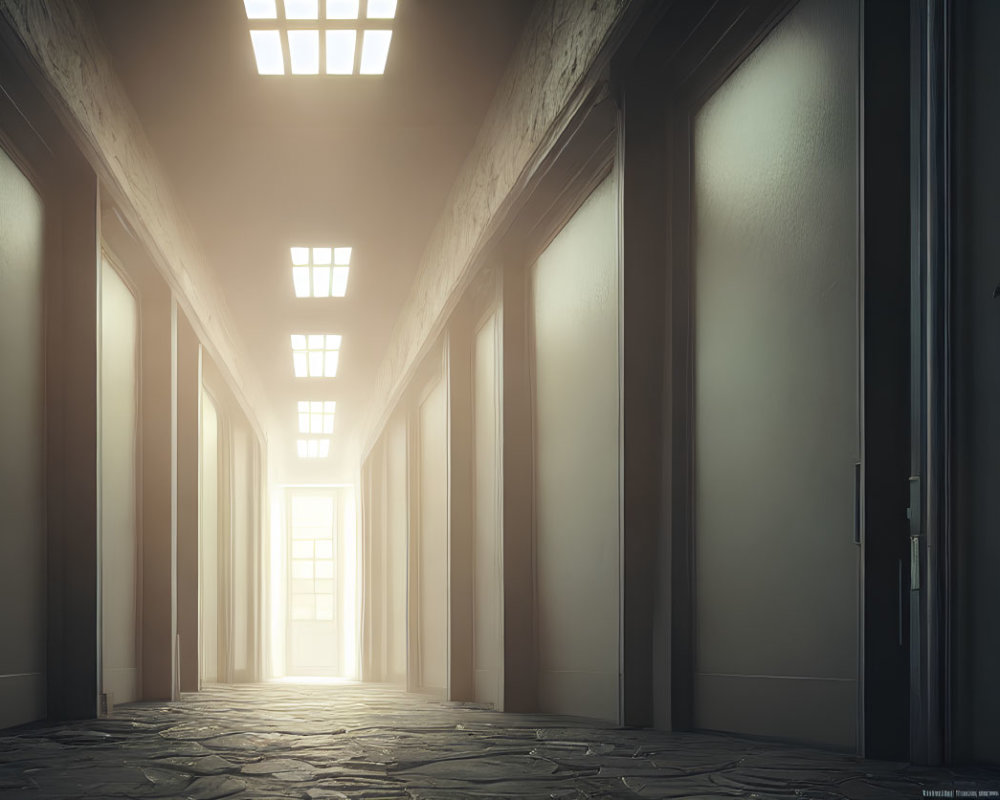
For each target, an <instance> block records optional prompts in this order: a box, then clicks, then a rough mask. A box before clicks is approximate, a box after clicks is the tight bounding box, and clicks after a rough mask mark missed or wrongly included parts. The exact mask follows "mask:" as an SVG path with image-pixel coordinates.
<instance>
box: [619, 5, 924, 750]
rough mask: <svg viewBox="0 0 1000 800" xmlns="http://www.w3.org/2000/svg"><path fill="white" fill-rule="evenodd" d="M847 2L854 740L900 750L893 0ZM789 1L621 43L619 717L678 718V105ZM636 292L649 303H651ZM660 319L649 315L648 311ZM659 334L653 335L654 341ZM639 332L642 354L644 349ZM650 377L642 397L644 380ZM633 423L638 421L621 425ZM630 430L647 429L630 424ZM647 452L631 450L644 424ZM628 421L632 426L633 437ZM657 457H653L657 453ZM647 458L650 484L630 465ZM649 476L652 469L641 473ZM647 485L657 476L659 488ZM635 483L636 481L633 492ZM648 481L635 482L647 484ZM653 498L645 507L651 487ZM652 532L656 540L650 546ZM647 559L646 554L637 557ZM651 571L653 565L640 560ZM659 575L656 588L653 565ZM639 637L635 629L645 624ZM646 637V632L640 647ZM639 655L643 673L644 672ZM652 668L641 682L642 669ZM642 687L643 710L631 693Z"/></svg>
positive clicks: (900, 139)
mask: <svg viewBox="0 0 1000 800" xmlns="http://www.w3.org/2000/svg"><path fill="white" fill-rule="evenodd" d="M860 2H861V20H862V32H861V33H862V47H861V53H862V56H861V58H862V64H861V80H862V86H861V87H860V88H861V93H860V94H861V101H862V107H861V109H860V114H859V120H860V126H861V127H860V131H859V136H860V142H859V143H860V146H861V147H860V152H861V170H862V174H861V176H860V197H859V205H860V208H861V217H862V218H861V220H860V225H861V227H860V237H859V242H860V248H861V252H860V254H859V255H860V257H861V258H860V263H861V273H860V274H861V276H862V278H861V279H862V281H863V287H862V291H861V292H860V296H861V298H862V299H861V302H862V304H863V308H862V313H861V320H862V323H861V324H862V336H861V341H862V353H861V369H862V386H863V400H862V403H863V405H862V420H863V421H862V425H863V431H864V434H863V445H862V447H863V450H862V452H863V456H862V459H863V465H864V466H863V471H862V485H863V489H864V491H863V497H864V498H865V499H864V501H863V504H862V506H861V509H860V513H861V515H862V517H861V530H862V544H861V546H862V552H863V558H862V567H861V569H862V574H861V586H862V600H864V599H865V598H867V599H868V601H869V602H868V603H867V604H866V605H863V609H864V612H863V614H864V616H863V619H864V624H863V625H862V626H859V627H860V630H859V637H860V642H859V643H860V644H861V647H860V648H859V652H860V657H861V664H860V665H859V679H860V680H861V685H862V700H861V703H862V706H863V709H862V711H863V713H862V715H861V718H862V719H863V723H864V724H863V726H861V728H860V730H859V750H860V751H861V752H862V753H864V754H865V755H868V756H877V757H884V758H900V759H902V758H906V756H907V751H908V742H907V736H908V731H909V718H908V716H909V715H908V703H909V678H908V669H909V666H908V663H907V652H908V651H907V648H908V641H907V638H908V626H907V622H908V620H907V617H908V614H909V608H908V606H907V603H905V602H904V598H903V595H904V594H905V591H906V587H905V581H904V580H903V579H904V578H905V577H906V572H907V568H906V565H907V561H906V559H907V558H908V548H907V531H906V520H905V514H904V509H905V508H906V503H907V477H908V475H909V467H908V459H909V438H910V429H909V417H908V411H907V410H908V407H909V396H910V395H909V391H910V389H909V342H910V333H909V300H910V298H909V296H908V293H907V291H906V288H907V286H908V284H909V273H910V264H909V252H910V194H909V188H910V183H909V176H910V172H909V170H910V163H909V130H910V108H909V97H910V94H909V80H910V75H909V35H910V19H909V15H910V11H909V0H888V1H880V2H865V0H860ZM793 5H794V2H789V0H744V1H743V2H734V3H717V4H705V5H704V6H702V5H700V4H689V3H673V4H663V5H659V6H657V7H656V8H655V9H651V10H650V11H649V12H648V14H647V19H646V20H644V21H640V23H639V24H638V25H637V26H636V30H637V33H636V36H635V39H638V38H639V37H641V41H635V40H633V41H632V42H630V43H626V46H625V47H623V48H622V50H621V51H620V52H619V55H618V58H617V62H616V64H615V74H616V82H617V84H618V86H619V95H620V98H621V105H622V117H623V131H622V142H621V152H622V154H623V164H624V183H623V216H624V230H623V246H624V304H625V317H624V348H623V357H624V362H625V366H624V371H625V377H624V384H625V403H626V409H625V410H626V430H625V467H624V468H625V474H626V480H625V488H624V491H625V492H626V496H628V495H629V493H630V491H632V492H635V493H636V497H637V498H638V503H628V504H626V514H627V515H631V519H629V518H628V517H627V518H626V524H625V543H624V552H625V570H626V578H627V580H626V584H625V586H626V596H625V598H624V602H625V604H626V607H629V606H631V607H633V608H639V607H642V606H645V607H646V608H648V609H649V611H647V612H646V613H645V615H644V617H643V618H641V619H639V620H637V621H636V622H634V623H633V624H632V625H631V626H630V627H629V628H627V629H626V631H625V663H624V673H625V688H624V695H625V699H624V709H625V721H626V723H629V724H641V725H648V724H655V725H657V726H659V727H669V728H673V729H689V728H691V727H692V724H693V700H692V694H693V692H692V690H693V675H692V667H693V652H694V649H693V640H694V637H693V634H694V630H693V613H692V612H693V607H692V599H693V594H692V592H693V585H692V569H691V566H692V565H691V555H692V540H691V536H692V521H691V508H692V504H691V492H692V489H693V486H692V480H691V477H692V471H691V466H692V460H691V455H692V453H691V448H692V442H691V431H690V425H689V421H690V419H691V413H692V396H691V392H692V380H691V379H692V375H691V369H692V363H691V338H690V331H691V323H692V320H691V310H690V288H691V286H690V274H689V273H690V268H689V248H688V242H687V235H686V234H687V230H688V226H689V224H690V220H689V213H690V208H689V206H690V203H689V201H688V198H689V197H690V188H689V157H688V138H689V136H688V126H687V122H686V120H687V119H688V117H689V110H690V109H692V108H696V107H697V105H698V104H699V103H700V100H701V99H702V98H704V97H705V96H706V95H707V94H708V93H709V92H710V91H711V90H712V89H714V87H716V86H718V85H719V84H720V83H721V82H722V81H723V80H724V79H725V78H726V77H727V76H728V75H729V74H730V73H731V72H732V70H733V69H735V67H736V66H737V65H738V64H740V63H741V62H742V60H743V59H744V58H745V57H746V56H747V55H748V54H749V52H750V51H751V50H752V49H753V48H754V47H755V46H756V45H757V44H758V43H759V42H760V41H761V40H762V39H763V38H764V36H766V35H767V33H768V32H769V31H770V30H771V29H772V28H773V27H774V25H775V24H776V23H777V22H778V21H779V20H780V19H781V18H782V17H783V16H784V15H785V14H786V13H787V12H788V10H789V9H790V8H791V7H792V6H793ZM650 297H654V298H660V299H659V300H658V301H657V300H650ZM657 317H658V319H657ZM658 337H659V338H658ZM651 342H652V345H653V346H650V344H651ZM649 372H654V373H657V374H659V375H662V379H661V380H659V381H654V382H652V383H653V385H652V386H650V387H649V389H650V391H647V392H645V394H644V395H643V396H641V397H637V396H636V395H635V394H634V393H633V395H632V399H630V393H629V388H630V386H631V387H635V388H636V389H638V388H639V387H641V386H642V385H643V383H644V378H643V377H642V376H643V375H644V374H646V373H649ZM629 420H636V421H637V422H638V423H640V424H637V425H631V426H630V425H629ZM643 423H645V424H643ZM647 425H648V426H649V427H652V428H653V430H654V431H655V432H656V433H658V434H659V437H658V438H659V440H660V441H661V442H662V448H661V450H660V453H659V454H653V455H651V454H650V453H647V452H645V451H646V449H648V448H644V446H643V443H642V438H641V437H643V436H646V437H648V436H649V427H646V426H647ZM643 428H645V429H644V430H643ZM656 455H658V459H657V458H656ZM651 459H653V460H654V461H658V466H659V469H658V470H655V471H652V472H653V476H652V477H649V476H641V475H640V470H641V468H642V466H643V464H647V465H648V464H649V463H650V460H651ZM647 472H651V471H650V470H647ZM657 482H658V483H657ZM640 484H642V485H641V486H640ZM646 484H648V485H646ZM657 489H658V490H659V501H657V499H656V498H655V495H654V493H655V491H656V490H657ZM652 538H655V539H658V541H654V540H651V539H652ZM651 555H652V557H651ZM654 564H655V567H654V566H653V565H654ZM657 572H658V573H659V574H660V575H661V576H669V577H668V578H666V579H661V580H657V578H656V574H655V573H657ZM650 631H651V632H652V636H651V637H650V636H649V632H650ZM644 635H645V636H646V637H647V639H645V640H644V638H643V637H644ZM646 664H652V670H651V671H650V669H649V668H648V667H646V666H645V665H646ZM650 673H651V674H650ZM643 696H645V697H646V698H648V697H652V698H653V702H652V703H651V704H650V703H649V702H648V701H647V702H646V704H645V708H644V707H643V703H642V698H643Z"/></svg>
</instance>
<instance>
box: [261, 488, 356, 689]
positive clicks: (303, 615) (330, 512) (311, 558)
mask: <svg viewBox="0 0 1000 800" xmlns="http://www.w3.org/2000/svg"><path fill="white" fill-rule="evenodd" d="M282 495H283V496H282V498H281V499H282V500H283V502H282V506H283V511H284V513H283V514H282V517H283V519H282V520H281V522H282V523H283V524H281V526H280V527H281V534H282V535H280V536H279V537H277V538H278V541H275V542H274V545H276V547H275V550H276V551H277V553H280V554H281V556H282V557H281V558H277V559H273V560H272V571H273V573H272V580H273V579H274V578H277V580H273V583H272V586H273V587H274V588H275V589H277V591H275V593H274V595H273V601H274V602H273V609H274V616H275V617H276V618H278V619H280V621H281V623H283V624H280V625H278V626H276V630H275V633H279V636H280V639H281V641H282V644H283V646H281V647H280V649H281V651H282V652H281V657H280V658H279V659H275V661H276V662H278V661H280V662H282V663H281V664H280V668H277V669H275V670H274V671H273V674H274V676H275V677H282V676H288V677H303V678H308V677H345V678H353V677H355V676H356V674H357V668H356V664H355V661H356V658H357V646H356V643H355V637H356V635H357V624H356V620H355V616H356V613H357V603H356V600H355V596H354V595H355V592H356V589H357V581H356V570H357V557H356V546H355V537H356V535H357V532H356V523H355V500H354V488H353V487H351V486H323V487H314V486H310V487H292V486H289V487H285V488H284V491H283V492H282ZM277 553H275V555H277ZM281 629H283V630H281ZM279 631H280V632H279ZM275 666H276V667H278V666H279V664H277V663H276V664H275Z"/></svg>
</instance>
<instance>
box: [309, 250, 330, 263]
mask: <svg viewBox="0 0 1000 800" xmlns="http://www.w3.org/2000/svg"><path fill="white" fill-rule="evenodd" d="M330 253H331V250H330V248H329V247H314V248H313V264H329V263H330Z"/></svg>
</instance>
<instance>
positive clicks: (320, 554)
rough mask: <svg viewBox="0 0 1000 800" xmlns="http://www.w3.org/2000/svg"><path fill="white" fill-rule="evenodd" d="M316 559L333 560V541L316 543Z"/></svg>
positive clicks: (327, 540) (325, 540) (321, 540)
mask: <svg viewBox="0 0 1000 800" xmlns="http://www.w3.org/2000/svg"><path fill="white" fill-rule="evenodd" d="M316 558H333V540H332V539H320V540H319V541H317V542H316Z"/></svg>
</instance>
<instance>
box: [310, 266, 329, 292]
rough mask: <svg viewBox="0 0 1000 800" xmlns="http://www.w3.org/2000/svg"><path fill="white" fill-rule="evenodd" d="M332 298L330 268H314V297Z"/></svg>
mask: <svg viewBox="0 0 1000 800" xmlns="http://www.w3.org/2000/svg"><path fill="white" fill-rule="evenodd" d="M329 296H330V268H329V267H313V297H329Z"/></svg>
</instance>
